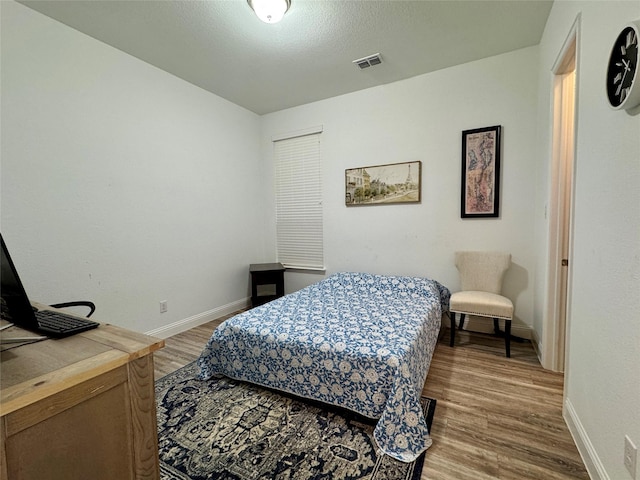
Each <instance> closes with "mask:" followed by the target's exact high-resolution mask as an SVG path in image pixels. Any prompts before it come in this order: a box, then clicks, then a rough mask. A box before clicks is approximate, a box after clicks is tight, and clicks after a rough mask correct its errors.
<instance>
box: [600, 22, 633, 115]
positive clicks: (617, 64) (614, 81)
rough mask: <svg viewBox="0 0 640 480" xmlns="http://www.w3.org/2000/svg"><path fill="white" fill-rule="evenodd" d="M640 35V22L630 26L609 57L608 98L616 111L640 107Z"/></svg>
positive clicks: (623, 32) (626, 28) (620, 37)
mask: <svg viewBox="0 0 640 480" xmlns="http://www.w3.org/2000/svg"><path fill="white" fill-rule="evenodd" d="M639 35H640V20H638V21H635V22H632V23H630V24H628V25H627V26H625V27H624V28H623V29H622V31H621V32H620V35H618V38H617V39H616V41H615V43H614V44H613V48H612V49H611V54H610V55H609V66H608V68H607V98H608V99H609V104H610V105H611V106H612V107H613V108H615V109H616V110H620V109H630V108H633V107H635V106H636V105H640V78H638V75H639V74H638V60H640V51H639V50H638V36H639Z"/></svg>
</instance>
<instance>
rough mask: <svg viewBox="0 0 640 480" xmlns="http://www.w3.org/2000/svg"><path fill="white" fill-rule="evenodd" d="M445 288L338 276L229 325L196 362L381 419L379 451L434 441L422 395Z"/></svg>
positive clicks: (204, 372)
mask: <svg viewBox="0 0 640 480" xmlns="http://www.w3.org/2000/svg"><path fill="white" fill-rule="evenodd" d="M449 296H450V292H449V290H448V289H447V288H446V287H444V286H443V285H441V284H440V283H438V282H437V281H435V280H430V279H428V278H422V277H406V276H387V275H373V274H367V273H353V272H342V273H337V274H334V275H331V276H330V277H328V278H326V279H324V280H322V281H320V282H318V283H316V284H313V285H310V286H308V287H306V288H303V289H302V290H299V291H297V292H295V293H292V294H289V295H285V296H284V297H281V298H279V299H277V300H274V301H272V302H270V303H267V304H265V305H262V306H260V307H257V308H254V309H251V310H249V311H246V312H243V313H241V314H239V315H237V316H235V317H233V318H230V319H229V320H226V321H225V322H223V323H222V324H221V325H220V326H219V327H218V328H217V329H216V330H215V331H214V332H213V334H212V336H211V338H210V339H209V342H208V343H207V345H206V347H205V348H204V350H203V352H202V354H201V355H200V357H199V359H198V366H199V368H200V377H201V378H203V379H207V378H210V377H212V376H214V375H225V376H228V377H230V378H234V379H237V380H243V381H247V382H251V383H255V384H258V385H262V386H265V387H268V388H273V389H277V390H281V391H283V392H287V393H291V394H294V395H297V396H300V397H303V398H308V399H312V400H317V401H321V402H324V403H328V404H332V405H336V406H339V407H342V408H347V409H349V410H352V411H355V412H357V413H359V414H361V415H364V416H366V417H369V418H372V419H377V424H376V427H375V430H374V438H375V440H376V443H377V444H378V446H379V448H380V449H381V450H382V452H384V453H386V454H388V455H390V456H392V457H393V458H396V459H398V460H401V461H405V462H409V461H413V460H415V459H416V458H417V457H418V456H419V455H420V454H421V453H422V452H423V451H424V450H426V449H427V448H428V447H429V446H430V445H431V443H432V441H431V438H430V436H429V432H428V429H427V425H426V422H425V418H424V416H423V413H422V409H421V407H420V395H421V392H422V388H423V385H424V382H425V379H426V376H427V372H428V370H429V365H430V363H431V357H432V355H433V351H434V349H435V346H436V342H437V339H438V334H439V331H440V322H441V316H442V312H443V311H444V310H446V309H448V304H449Z"/></svg>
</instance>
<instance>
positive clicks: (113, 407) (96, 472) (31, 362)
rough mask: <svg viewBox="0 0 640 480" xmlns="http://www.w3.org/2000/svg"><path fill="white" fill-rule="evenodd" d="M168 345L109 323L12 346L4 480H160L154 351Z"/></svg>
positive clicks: (4, 415)
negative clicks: (81, 331) (59, 337)
mask: <svg viewBox="0 0 640 480" xmlns="http://www.w3.org/2000/svg"><path fill="white" fill-rule="evenodd" d="M13 328H15V327H12V329H13ZM15 333H19V334H20V336H27V335H28V334H29V332H25V331H23V330H19V329H16V332H15ZM10 334H11V332H10V331H6V332H3V335H7V336H10ZM163 346H164V341H163V340H160V339H157V338H153V337H149V336H147V335H143V334H140V333H136V332H132V331H129V330H125V329H123V328H119V327H116V326H113V325H105V324H102V325H100V326H99V327H98V328H96V329H94V330H90V331H88V332H84V333H80V334H77V335H74V336H71V337H67V338H63V339H59V340H45V341H41V342H37V343H31V344H26V345H20V346H16V347H13V348H6V346H5V348H4V350H3V351H2V352H1V353H0V359H1V364H0V369H1V370H0V387H1V390H0V415H1V420H0V442H1V444H2V448H1V449H0V479H2V480H9V479H10V480H32V479H33V480H35V479H38V480H58V479H59V480H72V479H88V478H91V479H92V480H94V479H99V480H113V479H118V480H127V479H132V480H133V479H149V480H154V479H159V478H160V474H159V467H158V436H157V424H156V411H155V397H154V364H153V352H154V351H157V350H158V349H160V348H162V347H163Z"/></svg>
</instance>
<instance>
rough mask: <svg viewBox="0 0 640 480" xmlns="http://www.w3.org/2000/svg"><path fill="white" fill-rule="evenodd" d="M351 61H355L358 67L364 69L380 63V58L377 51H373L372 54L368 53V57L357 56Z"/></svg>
mask: <svg viewBox="0 0 640 480" xmlns="http://www.w3.org/2000/svg"><path fill="white" fill-rule="evenodd" d="M352 63H355V64H356V65H358V66H359V67H360V69H365V68H369V67H372V66H374V65H380V64H381V63H382V58H381V57H380V54H379V53H375V54H373V55H369V56H368V57H364V58H359V59H358V60H354V61H353V62H352Z"/></svg>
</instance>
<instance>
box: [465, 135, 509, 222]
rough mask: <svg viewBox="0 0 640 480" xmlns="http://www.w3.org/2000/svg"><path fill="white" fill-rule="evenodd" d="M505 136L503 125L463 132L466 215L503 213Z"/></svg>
mask: <svg viewBox="0 0 640 480" xmlns="http://www.w3.org/2000/svg"><path fill="white" fill-rule="evenodd" d="M501 137H502V126H501V125H494V126H492V127H484V128H475V129H473V130H464V131H463V132H462V184H461V199H460V216H461V217H462V218H487V217H498V216H500V151H501Z"/></svg>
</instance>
